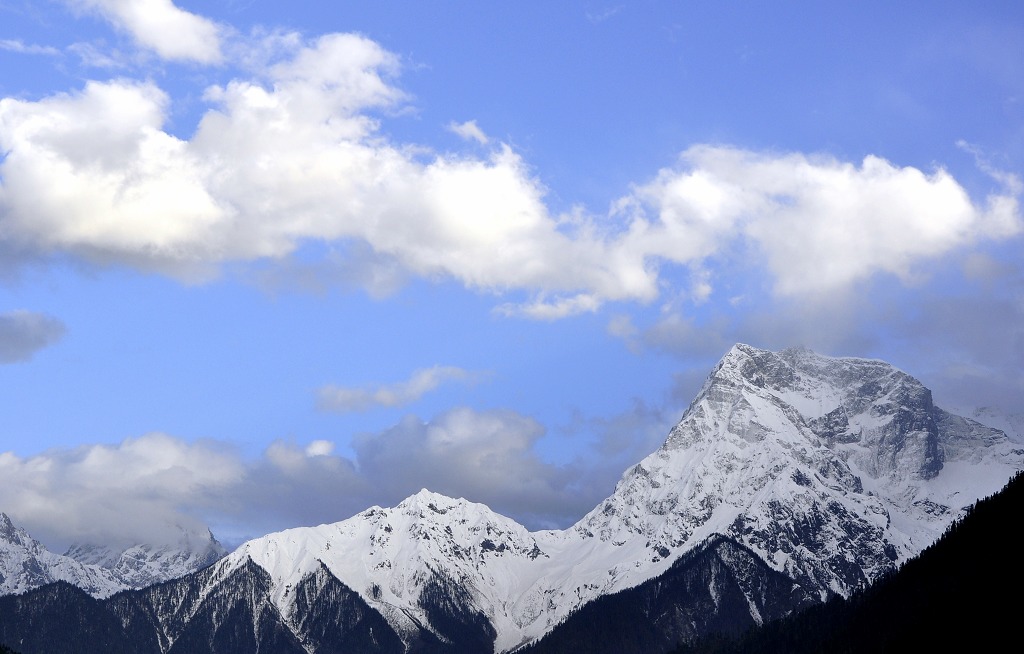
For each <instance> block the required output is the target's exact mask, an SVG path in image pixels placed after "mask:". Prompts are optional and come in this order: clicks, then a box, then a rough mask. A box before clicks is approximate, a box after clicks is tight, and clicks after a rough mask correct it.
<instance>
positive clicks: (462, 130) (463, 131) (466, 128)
mask: <svg viewBox="0 0 1024 654" xmlns="http://www.w3.org/2000/svg"><path fill="white" fill-rule="evenodd" d="M448 131H450V132H453V133H454V134H457V135H458V136H460V137H461V138H463V139H465V140H467V141H476V142H477V143H479V144H480V145H487V143H488V142H489V141H490V139H489V138H487V135H486V134H484V131H483V130H482V129H480V127H479V126H478V125H477V124H476V121H475V120H467V121H466V122H464V123H456V122H454V121H452V122H450V123H448Z"/></svg>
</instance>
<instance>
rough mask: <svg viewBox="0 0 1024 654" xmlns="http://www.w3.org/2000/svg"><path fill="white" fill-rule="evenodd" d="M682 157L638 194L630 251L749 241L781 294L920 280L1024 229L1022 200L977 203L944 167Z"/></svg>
mask: <svg viewBox="0 0 1024 654" xmlns="http://www.w3.org/2000/svg"><path fill="white" fill-rule="evenodd" d="M681 162H682V166H681V169H678V170H676V169H673V170H663V171H661V173H659V175H658V177H657V178H656V179H655V180H654V181H653V182H652V183H650V184H647V185H645V186H642V187H639V188H637V190H636V192H635V194H634V196H633V197H632V198H631V199H630V200H631V202H632V203H638V204H639V205H640V206H641V208H640V209H639V210H638V216H639V217H638V218H637V220H636V222H634V225H633V229H632V231H631V234H630V239H631V240H632V247H634V248H636V249H637V250H638V251H642V252H645V253H646V254H647V256H659V257H662V258H664V259H666V260H669V261H676V262H679V263H688V262H692V261H695V260H700V259H703V258H706V257H709V256H711V255H712V254H715V253H717V252H720V251H723V250H725V249H726V248H727V247H728V245H729V244H730V243H731V242H733V241H735V240H737V239H747V240H749V241H751V242H752V243H754V244H756V246H757V248H758V250H759V251H760V253H761V254H762V255H763V256H764V257H765V259H766V261H767V266H768V269H769V270H770V271H771V273H772V274H773V276H774V279H775V288H776V290H777V291H778V292H779V293H781V294H783V295H800V294H807V293H823V292H833V291H836V290H841V289H844V288H846V287H848V286H849V285H851V284H853V283H856V282H858V281H861V280H864V279H867V278H868V277H870V276H872V275H874V274H877V273H889V274H892V275H895V276H897V277H899V278H900V279H902V280H903V281H904V282H912V281H914V279H915V273H916V266H918V265H920V264H923V263H925V262H927V261H929V260H933V259H935V258H937V257H940V256H941V255H943V254H945V253H947V252H949V251H951V250H954V249H956V248H958V247H963V246H966V245H969V244H972V243H975V242H977V241H979V240H982V239H988V238H995V239H998V238H1006V237H1009V236H1012V235H1015V234H1017V233H1019V231H1020V229H1021V217H1020V210H1019V206H1018V200H1017V198H1016V196H1015V195H1012V194H1006V195H993V196H991V197H989V198H987V200H986V202H985V204H984V205H982V206H979V205H977V204H976V203H974V202H972V200H971V198H970V197H969V196H968V195H967V192H966V191H965V190H964V189H963V188H962V187H961V186H960V185H959V184H958V183H957V182H956V180H954V179H953V177H952V176H951V175H949V173H947V172H946V171H944V170H941V169H940V170H937V171H935V172H934V173H932V174H930V175H929V174H925V173H924V172H922V171H920V170H918V169H916V168H911V167H903V168H900V167H897V166H895V165H893V164H891V163H889V162H888V161H885V160H884V159H881V158H879V157H875V156H868V157H866V158H865V159H864V161H863V162H862V163H861V165H860V166H856V165H854V164H851V163H846V162H841V161H837V160H835V159H832V158H829V157H808V156H806V155H802V154H786V155H769V154H763V153H756V152H750V151H746V150H740V149H736V148H726V147H711V146H696V147H693V148H690V149H689V150H687V151H686V152H685V153H683V156H682V158H681ZM1008 191H1009V192H1010V193H1013V192H1014V189H1012V188H1011V189H1008ZM623 206H624V207H629V206H631V205H630V203H629V202H627V203H624V205H623ZM645 210H648V211H650V212H652V213H653V214H654V216H653V217H651V218H648V217H647V215H646V213H645Z"/></svg>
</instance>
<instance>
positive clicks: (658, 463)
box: [115, 345, 1024, 652]
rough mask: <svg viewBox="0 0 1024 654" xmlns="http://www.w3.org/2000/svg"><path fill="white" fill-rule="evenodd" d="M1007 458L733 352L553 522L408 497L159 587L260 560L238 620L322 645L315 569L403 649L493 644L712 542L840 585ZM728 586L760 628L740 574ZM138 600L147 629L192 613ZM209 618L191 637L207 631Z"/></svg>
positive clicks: (951, 511)
mask: <svg viewBox="0 0 1024 654" xmlns="http://www.w3.org/2000/svg"><path fill="white" fill-rule="evenodd" d="M1022 459H1024V451H1022V450H1021V449H1019V448H1015V446H1014V445H1013V443H1011V442H1010V441H1008V439H1007V438H1006V436H1005V435H1004V434H1002V432H999V431H998V430H993V429H989V428H986V427H984V426H982V425H980V424H979V423H977V422H974V421H972V420H968V419H964V418H960V417H957V416H953V415H951V414H948V413H946V412H944V411H942V410H941V409H939V408H937V407H935V406H934V405H933V404H932V400H931V394H930V392H928V390H927V389H926V388H924V386H923V385H921V384H920V382H918V381H917V380H915V379H914V378H912V377H910V376H909V375H906V374H905V373H903V372H901V371H899V370H896V369H895V368H893V367H892V366H890V365H888V364H886V363H884V362H880V361H872V360H865V359H849V358H847V359H834V358H829V357H823V356H820V355H816V354H814V353H812V352H809V351H807V350H802V349H792V350H785V351H783V352H780V353H773V352H767V351H763V350H758V349H756V348H752V347H749V346H745V345H737V346H736V347H734V348H733V349H732V350H730V352H729V353H727V354H726V356H725V357H724V358H723V359H722V361H721V362H720V363H719V365H718V366H717V367H716V368H715V369H714V370H713V371H712V373H711V375H709V377H708V379H707V381H706V383H705V384H704V387H703V388H702V390H701V392H700V393H699V394H698V396H697V397H696V398H695V399H694V401H693V402H692V403H691V405H690V407H689V408H688V409H687V411H686V412H685V414H684V415H683V417H682V419H681V420H680V422H679V423H678V424H677V425H676V427H675V428H673V430H672V431H671V432H670V434H669V436H668V438H667V440H666V441H665V443H664V445H663V446H662V447H661V448H660V449H659V450H658V451H657V452H655V453H653V454H651V455H650V456H649V457H647V458H646V459H644V460H643V461H642V462H640V463H639V464H638V465H636V466H634V467H633V468H631V469H630V470H628V471H627V472H626V473H625V474H624V476H623V478H622V480H621V481H620V482H619V484H618V485H617V486H616V489H615V491H614V493H613V494H612V495H611V496H610V497H609V498H608V499H607V500H605V501H604V502H602V503H601V504H599V505H598V506H597V507H595V509H594V510H593V511H591V512H590V513H589V514H588V515H586V516H584V518H582V519H581V520H580V521H579V522H578V523H577V524H576V525H574V526H573V527H571V528H569V529H566V530H562V531H540V532H529V531H528V530H527V529H526V528H524V527H522V526H521V525H519V524H518V523H516V522H515V521H513V520H511V519H509V518H506V517H504V516H501V515H498V514H496V513H494V512H493V511H491V510H490V509H488V508H487V507H486V506H483V505H480V504H474V503H472V502H467V501H466V500H461V499H459V500H456V499H452V498H447V497H444V496H441V495H437V494H434V493H430V492H429V491H421V492H420V493H418V494H416V495H414V496H412V497H410V498H408V499H407V500H405V501H404V502H402V503H400V504H399V505H398V506H397V507H394V508H391V509H382V508H379V507H374V508H371V509H368V510H367V511H364V512H363V513H360V514H358V515H356V516H353V517H352V518H349V519H348V520H345V521H342V522H339V523H334V524H331V525H321V526H319V527H308V528H299V529H292V530H287V531H284V532H279V533H276V534H270V535H268V536H265V537H263V538H259V539H255V540H253V541H250V542H248V543H246V544H245V545H243V546H242V547H241V548H239V549H238V550H236V551H235V552H234V553H232V554H231V555H229V556H228V557H226V558H224V559H222V560H221V561H219V562H218V563H216V564H214V565H213V566H211V567H210V568H208V569H207V570H206V571H204V572H203V573H201V576H197V575H190V576H189V577H187V578H185V579H183V580H181V581H179V582H171V583H170V584H169V585H166V588H167V589H169V590H167V591H166V592H169V593H171V595H173V596H179V597H186V596H187V597H190V598H191V599H189V602H187V603H186V604H187V605H188V606H193V607H201V606H203V605H204V603H205V602H206V601H207V599H206V598H213V597H220V598H222V599H221V600H217V601H218V602H223V601H226V600H223V598H224V597H230V596H231V593H229V592H227V591H225V590H224V588H223V587H219V584H221V583H222V582H221V581H219V580H225V579H231V578H235V577H233V575H235V574H236V573H237V574H242V575H243V577H245V575H250V576H251V575H252V574H255V572H254V570H256V569H258V570H260V571H262V575H265V577H266V583H265V584H264V583H263V582H262V581H261V582H260V584H258V585H257V586H251V588H252V589H258V590H259V593H263V594H264V595H265V596H263V595H261V597H262V599H260V600H259V602H258V605H259V607H261V608H260V610H259V612H253V610H250V609H244V608H243V609H241V610H242V613H243V614H244V615H245V616H248V617H246V618H245V619H243V620H242V623H245V624H249V623H248V622H247V620H249V619H250V618H251V620H252V624H250V625H249V627H247V628H248V629H250V631H251V630H255V631H261V630H263V629H266V628H269V627H267V624H269V623H267V622H266V620H269V621H270V623H273V624H274V625H277V626H276V627H274V629H284V630H286V631H288V632H289V633H291V634H292V635H293V636H294V638H295V639H296V642H300V643H302V644H303V647H305V648H306V649H307V651H321V650H320V648H321V647H330V640H324V639H329V638H338V637H340V636H339V634H338V633H336V632H335V633H334V635H333V636H330V637H328V636H327V635H326V632H325V631H324V629H325V628H324V627H323V625H322V624H320V625H319V626H316V625H314V624H313V623H315V622H316V621H312V622H311V621H310V620H309V619H308V618H307V617H306V616H307V614H308V612H309V610H310V608H309V606H305V607H304V605H303V603H302V600H300V599H299V598H300V597H302V596H303V594H302V593H299V592H298V591H297V589H299V588H305V587H307V586H308V583H309V581H308V580H310V579H315V578H317V575H319V576H320V578H321V579H328V580H334V581H330V583H331V584H334V583H335V582H336V583H337V584H340V587H344V588H346V589H350V590H351V591H352V592H354V593H355V594H356V595H358V597H359V598H360V600H361V601H364V602H365V603H366V604H367V606H369V607H372V609H374V610H375V611H377V612H379V614H380V615H381V616H383V618H384V619H385V620H386V623H387V625H388V628H389V629H390V630H391V631H392V632H393V633H394V634H395V636H396V637H397V638H400V639H401V641H402V642H403V643H404V646H405V647H407V648H408V649H409V651H424V652H426V651H438V652H440V651H481V650H486V649H488V647H487V646H485V644H487V643H493V649H494V650H496V651H508V650H511V649H514V648H516V647H517V646H519V645H521V644H524V643H527V642H531V641H533V640H536V639H537V638H539V637H541V636H542V635H544V634H545V633H547V632H548V631H550V630H551V629H552V628H553V627H554V626H556V625H557V624H559V623H560V622H561V621H562V620H564V619H565V617H566V616H568V615H569V614H570V613H571V612H573V611H576V610H578V609H579V608H580V607H582V606H584V605H586V604H587V603H588V602H590V601H591V600H593V599H595V598H598V597H601V596H605V595H608V594H610V593H615V592H618V591H622V590H624V589H628V588H633V587H637V586H639V585H641V584H644V583H645V582H647V581H648V580H652V579H654V578H656V577H658V576H659V575H662V574H663V573H665V572H667V571H669V570H670V569H671V568H672V566H673V565H674V563H675V562H676V561H678V560H679V559H680V557H682V556H685V555H686V554H687V553H688V552H692V551H693V550H694V549H695V548H697V547H698V546H699V545H700V544H701V543H705V542H708V540H709V539H711V538H713V537H714V536H715V535H716V534H718V535H723V536H725V537H728V538H729V539H730V540H731V541H732V542H735V543H737V544H738V545H739V546H742V547H744V548H747V549H749V551H751V552H753V553H755V554H756V555H757V556H759V557H762V558H763V559H764V560H765V561H766V563H767V564H768V565H769V566H770V567H771V568H772V569H773V570H775V571H776V572H778V573H781V574H784V575H786V577H788V578H789V579H791V580H793V582H794V583H795V586H794V592H798V593H806V594H808V595H811V596H814V597H817V598H818V599H823V598H825V597H828V596H829V595H831V594H841V595H845V594H848V593H849V592H850V590H852V589H853V588H855V587H857V586H859V585H860V584H863V583H865V582H868V581H871V580H873V579H875V578H877V577H878V576H879V575H881V574H884V573H885V572H887V571H890V570H892V569H893V568H894V567H895V565H896V564H897V563H899V562H900V561H903V560H905V559H906V558H908V557H909V556H911V555H913V554H914V553H916V552H917V551H920V550H921V549H922V548H923V547H924V546H926V545H927V544H929V543H930V542H931V541H932V540H934V538H935V537H936V536H937V535H938V534H939V533H941V531H942V530H943V529H944V528H945V526H946V525H948V524H949V522H951V521H952V520H953V518H954V517H955V516H956V515H957V513H958V512H959V511H960V509H962V508H963V507H964V506H967V505H968V504H970V503H971V502H972V501H974V500H975V499H977V498H978V497H981V496H983V495H985V494H988V493H991V492H993V491H994V490H996V489H997V488H998V487H999V486H1000V485H1001V484H1002V482H1003V481H1005V479H1007V478H1009V476H1010V474H1011V473H1012V472H1013V471H1014V470H1017V469H1020V468H1021V467H1022ZM742 569H743V570H748V572H746V573H743V574H757V573H754V572H752V571H753V570H754V566H746V567H745V568H742ZM257 576H259V575H257ZM246 578H248V577H246ZM260 578H261V579H262V578H263V577H260ZM736 587H737V588H739V589H741V591H740V592H743V593H745V597H746V600H747V601H746V605H747V606H748V608H749V611H750V613H749V619H750V620H753V621H754V622H758V621H760V620H761V619H762V616H761V615H759V614H758V610H757V609H756V606H757V603H756V601H755V600H756V598H755V597H754V596H753V594H752V591H750V590H749V589H752V588H755V587H757V579H754V578H751V579H747V580H742V579H741V580H740V582H739V583H738V584H737V586H736ZM218 588H219V590H218ZM742 589H747V590H742ZM140 592H145V591H140ZM162 592H163V591H162ZM253 592H255V591H253ZM118 597H121V596H118ZM124 597H130V598H138V597H140V595H137V594H131V595H125V596H124ZM247 597H250V598H251V594H250V595H247ZM115 599H116V598H115ZM126 601H128V602H129V604H132V603H133V602H137V601H139V600H137V599H132V600H130V601H129V600H126ZM209 601H213V600H212V599H211V600H209ZM246 601H247V602H249V603H248V604H245V606H248V607H252V606H255V605H254V604H252V602H253V601H255V600H251V599H249V600H246ZM196 610H197V611H198V609H196ZM151 611H152V612H153V614H154V615H155V616H156V618H155V619H156V620H157V622H159V623H160V624H162V625H170V624H172V623H174V621H176V620H177V621H183V624H184V623H187V622H189V621H191V620H193V619H195V618H194V617H192V616H193V615H199V613H198V612H196V613H194V614H190V615H185V614H182V613H181V612H180V611H179V612H176V613H174V612H172V613H170V614H168V615H164V612H167V611H171V609H170V608H168V607H166V606H165V607H164V608H160V607H159V606H153V607H152V609H151ZM247 611H248V612H247ZM223 613H224V612H223V611H221V612H220V613H217V615H221V616H222V620H225V619H226V618H223ZM261 621H262V622H261ZM197 624H199V623H197ZM224 624H226V623H225V622H221V623H219V624H217V625H214V624H209V625H208V627H207V628H206V629H205V631H203V630H200V631H202V634H203V637H205V638H207V639H210V638H212V637H213V636H211V634H212V633H214V632H216V633H222V632H223V625H224ZM151 628H153V627H147V630H148V629H151ZM182 628H183V627H182ZM175 629H177V628H175ZM175 629H169V628H168V627H166V626H164V627H160V628H159V629H158V630H157V631H158V632H159V633H163V634H165V635H164V636H162V638H164V639H165V640H163V641H160V645H159V648H158V649H155V650H148V649H140V651H160V652H165V651H169V650H168V648H169V647H173V646H174V644H173V641H172V639H173V638H175V637H176V636H173V635H172V634H179V633H183V632H181V631H176V630H175ZM235 630H236V631H237V629H235ZM320 632H323V633H321V634H320V635H317V634H318V633H320ZM147 633H149V632H148V631H147ZM274 633H279V632H278V631H274ZM353 633H358V634H362V636H359V637H360V638H362V637H364V636H365V635H366V632H362V631H358V629H356V631H355V632H353ZM375 633H377V634H378V635H379V634H381V630H380V628H379V627H378V629H377V630H376V632H375ZM281 637H283V636H281ZM157 640H159V639H157ZM286 640H287V639H286ZM154 642H156V641H154ZM209 642H211V643H212V642H213V641H212V640H209ZM282 642H283V641H282ZM289 642H290V641H289ZM466 643H473V646H472V647H468V648H467V646H466ZM460 647H461V648H462V649H460ZM216 651H231V650H230V649H223V650H216ZM324 651H329V649H328V650H324Z"/></svg>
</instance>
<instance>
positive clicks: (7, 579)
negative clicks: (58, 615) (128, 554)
mask: <svg viewBox="0 0 1024 654" xmlns="http://www.w3.org/2000/svg"><path fill="white" fill-rule="evenodd" d="M55 581H66V582H68V583H71V584H74V585H75V586H78V587H79V588H81V589H82V590H84V591H86V592H88V593H90V594H92V595H95V596H97V597H106V596H107V595H111V594H113V593H116V592H117V591H119V590H123V589H124V588H125V586H124V584H122V583H121V582H120V581H118V579H117V578H116V577H114V575H113V574H112V573H111V572H110V571H109V570H104V569H103V568H99V567H96V566H91V565H86V564H84V563H80V562H79V561H76V560H75V559H73V558H71V557H68V556H62V555H60V554H55V553H53V552H51V551H50V550H48V549H46V547H45V546H44V545H43V544H42V543H40V542H39V541H37V540H35V539H34V538H32V537H31V536H29V535H28V532H26V531H25V530H24V529H22V528H21V527H18V526H16V525H15V524H14V523H12V522H11V519H10V518H9V517H7V514H6V513H0V595H9V594H12V593H20V592H23V591H26V590H30V589H32V588H37V587H39V586H43V585H45V584H49V583H53V582H55Z"/></svg>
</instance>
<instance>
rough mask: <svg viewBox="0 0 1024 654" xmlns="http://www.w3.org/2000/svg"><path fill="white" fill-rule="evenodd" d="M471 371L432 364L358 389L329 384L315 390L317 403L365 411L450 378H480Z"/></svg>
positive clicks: (408, 399) (405, 399)
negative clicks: (406, 375) (401, 377)
mask: <svg viewBox="0 0 1024 654" xmlns="http://www.w3.org/2000/svg"><path fill="white" fill-rule="evenodd" d="M479 378H480V374H479V373H473V372H470V371H468V370H463V369H462V368H456V367H454V366H434V367H433V368H426V369H423V370H417V371H415V372H414V373H413V374H412V376H411V377H410V378H409V379H407V380H405V381H401V382H396V383H392V384H380V385H376V386H367V387H361V388H352V387H344V386H334V385H328V386H324V387H323V388H321V389H320V390H319V391H318V392H317V406H318V407H319V408H320V409H321V410H324V411H334V412H338V413H346V412H350V411H366V410H368V409H372V408H374V407H396V406H404V405H407V404H411V403H412V402H415V401H417V400H419V399H420V398H421V397H423V396H424V395H426V394H427V393H429V392H431V391H433V390H435V389H436V388H437V387H438V386H440V385H441V384H443V383H445V382H449V381H463V382H465V381H473V380H475V379H479Z"/></svg>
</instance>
